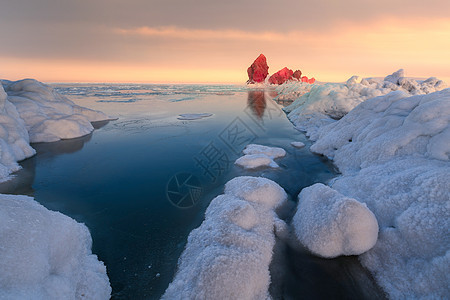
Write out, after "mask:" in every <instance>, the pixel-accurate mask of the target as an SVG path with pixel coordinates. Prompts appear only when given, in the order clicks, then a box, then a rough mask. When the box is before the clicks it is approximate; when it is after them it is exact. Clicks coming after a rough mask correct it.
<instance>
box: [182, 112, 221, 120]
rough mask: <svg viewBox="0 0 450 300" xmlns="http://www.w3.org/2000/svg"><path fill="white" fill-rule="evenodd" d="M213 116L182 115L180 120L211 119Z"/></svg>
mask: <svg viewBox="0 0 450 300" xmlns="http://www.w3.org/2000/svg"><path fill="white" fill-rule="evenodd" d="M212 115H213V114H209V113H201V114H180V115H179V116H178V118H177V119H178V120H199V119H203V118H207V117H211V116H212Z"/></svg>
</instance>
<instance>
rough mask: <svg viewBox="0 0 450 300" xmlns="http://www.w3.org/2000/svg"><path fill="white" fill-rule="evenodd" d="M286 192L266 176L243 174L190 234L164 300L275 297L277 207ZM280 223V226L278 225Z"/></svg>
mask: <svg viewBox="0 0 450 300" xmlns="http://www.w3.org/2000/svg"><path fill="white" fill-rule="evenodd" d="M286 200H287V195H286V193H285V191H284V190H283V189H282V188H281V187H280V186H279V185H278V184H276V183H275V182H273V181H271V180H269V179H266V178H262V177H247V176H245V177H237V178H234V179H232V180H231V181H229V182H228V183H227V184H226V185H225V191H224V195H220V196H218V197H216V198H215V199H213V200H212V202H211V204H210V205H209V207H208V209H207V211H206V214H205V220H204V221H203V223H202V224H201V225H200V227H198V228H197V229H195V230H193V231H192V232H191V233H190V235H189V237H188V243H187V245H186V248H185V250H184V252H183V253H182V255H181V257H180V259H179V261H178V271H177V273H176V275H175V278H174V279H173V281H172V283H171V284H170V285H169V287H168V288H167V290H166V292H165V294H164V295H163V297H162V299H270V295H269V292H268V289H269V284H270V273H269V264H270V262H271V259H272V250H273V247H274V245H275V236H274V226H275V224H279V223H284V221H282V220H280V219H279V218H278V217H277V215H276V213H275V210H276V209H277V208H280V207H281V206H282V205H283V204H285V203H286ZM278 226H279V225H278Z"/></svg>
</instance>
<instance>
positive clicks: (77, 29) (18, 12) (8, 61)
mask: <svg viewBox="0 0 450 300" xmlns="http://www.w3.org/2000/svg"><path fill="white" fill-rule="evenodd" d="M449 11H450V1H448V0H439V1H438V0H427V1H423V0H409V1H403V0H398V1H392V0H377V1H367V0H327V1H325V0H315V1H311V0H310V1H305V0H277V1H274V0H270V1H268V0H238V1H236V0H227V1H213V0H126V1H125V0H122V1H119V0H70V1H69V0H5V1H3V3H1V5H0V40H1V42H0V78H3V79H10V80H18V79H22V78H36V79H38V80H40V81H44V82H141V83H151V82H153V83H163V82H174V83H244V82H245V81H246V80H247V79H248V78H247V73H246V70H247V68H248V66H249V65H250V64H251V63H252V62H253V60H254V59H255V58H256V57H257V56H258V55H259V54H260V53H263V54H264V55H265V56H266V57H267V61H268V65H269V73H270V74H272V73H274V72H276V71H278V70H279V69H281V68H283V67H288V68H290V69H293V70H296V69H300V70H301V71H302V72H303V74H304V75H306V76H308V77H315V78H316V79H317V80H319V81H332V82H340V81H345V80H346V79H348V78H349V77H351V76H352V75H360V76H362V77H369V76H370V77H382V76H385V75H387V74H391V73H392V72H394V71H396V70H398V69H400V68H403V69H405V71H406V75H407V76H411V77H431V76H434V77H438V78H441V79H443V80H445V81H446V82H447V83H449V84H450V52H449V51H450V50H449V49H450V14H449V13H448V12H449Z"/></svg>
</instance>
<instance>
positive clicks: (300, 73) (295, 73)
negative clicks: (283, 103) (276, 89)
mask: <svg viewBox="0 0 450 300" xmlns="http://www.w3.org/2000/svg"><path fill="white" fill-rule="evenodd" d="M292 77H294V78H295V79H297V80H298V81H300V80H301V78H302V71H300V70H296V71H295V72H294V75H292Z"/></svg>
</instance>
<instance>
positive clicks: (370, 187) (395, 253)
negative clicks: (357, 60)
mask: <svg viewBox="0 0 450 300" xmlns="http://www.w3.org/2000/svg"><path fill="white" fill-rule="evenodd" d="M402 73H403V72H402V71H399V72H396V73H394V74H393V75H390V76H387V77H386V78H385V79H384V80H371V81H370V80H364V79H363V80H362V81H361V82H358V81H356V80H355V79H356V77H352V78H351V79H349V81H347V83H345V84H325V85H317V86H313V87H312V88H311V91H310V92H309V93H306V94H304V95H303V96H301V97H300V98H298V99H296V100H295V102H294V103H293V104H292V105H291V106H289V107H287V108H286V111H287V112H288V113H289V114H288V117H289V119H290V120H291V121H292V122H293V123H294V125H295V126H296V127H297V128H298V129H300V130H302V131H304V132H306V134H307V135H308V136H309V137H310V139H311V140H312V141H314V142H315V143H314V144H313V145H312V146H311V151H313V152H315V153H318V154H323V155H325V156H327V157H328V158H330V159H332V160H333V162H334V164H335V165H336V166H337V167H338V168H339V170H340V171H341V173H342V174H341V175H340V176H338V177H337V178H336V179H334V180H333V181H332V182H331V183H330V184H329V185H330V187H331V189H334V190H335V192H336V193H339V194H342V195H343V196H345V197H350V198H353V199H356V200H357V201H359V202H361V203H364V204H365V205H367V207H368V208H369V209H370V210H371V211H372V212H373V213H374V215H375V217H376V219H377V221H378V224H379V235H378V240H377V242H376V244H375V246H374V247H373V248H372V249H370V250H369V251H367V252H366V253H364V254H362V255H361V256H360V261H361V262H362V264H363V265H364V266H365V267H366V268H368V269H369V270H370V271H371V273H372V274H373V275H374V276H375V278H376V280H377V282H378V284H380V286H381V287H382V288H383V289H384V291H385V292H386V293H387V294H388V296H389V297H390V298H393V299H401V298H439V299H443V298H446V297H448V295H449V294H450V290H449V286H448V283H449V282H450V276H449V273H448V270H449V269H450V239H449V237H450V231H449V230H450V223H449V220H450V199H449V197H450V196H449V195H450V179H449V176H448V174H450V162H449V154H450V125H449V123H450V89H444V90H441V91H439V90H440V89H443V88H444V84H443V83H442V82H441V81H439V80H437V79H435V78H431V79H428V80H425V81H422V82H417V81H414V80H407V79H405V78H404V77H403V76H402V75H403V74H402ZM299 89H300V90H301V89H302V87H300V86H299ZM280 90H281V92H282V89H280ZM285 90H288V91H290V92H292V90H293V88H292V87H290V88H289V89H285ZM316 190H317V193H318V194H314V192H313V191H312V192H309V194H307V195H304V196H303V197H323V195H321V193H322V192H321V191H322V190H321V189H316ZM331 194H332V195H333V193H331ZM299 201H300V202H301V201H305V199H302V198H300V200H299ZM300 206H301V203H300V204H299V207H300ZM330 208H331V206H330ZM294 226H295V224H294ZM330 226H332V225H331V224H330ZM330 228H331V227H330ZM300 230H304V228H301V229H300ZM321 237H322V238H326V236H317V237H316V239H319V240H320V238H321Z"/></svg>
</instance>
